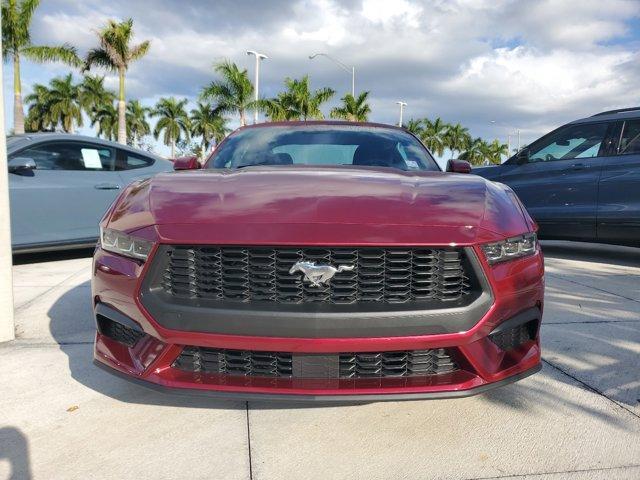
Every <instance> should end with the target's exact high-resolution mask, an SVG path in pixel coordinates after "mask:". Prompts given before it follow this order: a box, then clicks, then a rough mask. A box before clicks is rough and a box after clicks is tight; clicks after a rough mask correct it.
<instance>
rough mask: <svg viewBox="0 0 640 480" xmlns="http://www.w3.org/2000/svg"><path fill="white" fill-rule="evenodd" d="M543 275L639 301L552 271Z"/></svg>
mask: <svg viewBox="0 0 640 480" xmlns="http://www.w3.org/2000/svg"><path fill="white" fill-rule="evenodd" d="M545 275H547V276H549V277H555V278H556V279H558V280H564V281H565V282H569V283H574V284H576V285H581V286H583V287H587V288H592V289H593V290H597V291H599V292H603V293H608V294H609V295H613V296H615V297H620V298H624V299H625V300H630V301H632V302H636V303H640V300H638V299H635V298H631V297H625V296H624V295H620V294H619V293H615V292H610V291H609V290H605V289H604V288H599V287H594V286H593V285H587V284H586V283H581V282H577V281H575V280H569V279H568V278H564V277H562V276H559V275H555V274H553V273H545Z"/></svg>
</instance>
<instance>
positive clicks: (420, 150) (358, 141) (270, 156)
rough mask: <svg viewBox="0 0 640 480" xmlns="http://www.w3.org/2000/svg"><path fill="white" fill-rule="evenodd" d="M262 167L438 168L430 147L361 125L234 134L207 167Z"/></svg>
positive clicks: (407, 136) (259, 129) (269, 128)
mask: <svg viewBox="0 0 640 480" xmlns="http://www.w3.org/2000/svg"><path fill="white" fill-rule="evenodd" d="M257 165H279V166H286V165H351V166H376V167H391V168H397V169H400V170H434V171H438V170H439V167H438V165H437V164H436V162H435V160H434V159H433V158H432V157H431V155H430V154H429V152H428V151H427V149H426V148H425V147H424V146H423V145H422V144H421V143H420V142H419V141H418V140H416V139H415V138H414V137H413V136H412V135H410V134H408V133H406V132H403V131H401V130H396V129H391V128H383V127H368V126H357V125H339V126H336V125H312V126H264V127H257V128H247V129H245V130H241V131H239V132H237V133H235V134H233V135H231V136H230V137H229V138H228V139H227V140H225V142H224V143H223V144H221V145H220V147H219V148H218V149H217V150H216V151H215V152H214V153H213V155H212V157H211V159H210V160H209V162H208V163H207V168H242V167H250V166H257Z"/></svg>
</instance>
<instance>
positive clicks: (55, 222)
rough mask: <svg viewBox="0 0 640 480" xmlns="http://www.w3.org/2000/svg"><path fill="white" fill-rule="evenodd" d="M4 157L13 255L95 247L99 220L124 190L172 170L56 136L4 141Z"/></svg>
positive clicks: (102, 143) (153, 160)
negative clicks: (5, 158) (5, 151)
mask: <svg viewBox="0 0 640 480" xmlns="http://www.w3.org/2000/svg"><path fill="white" fill-rule="evenodd" d="M7 155H8V164H9V173H10V175H9V193H10V206H11V245H12V248H13V251H14V252H16V253H18V252H32V251H43V250H54V249H58V248H72V247H86V246H93V245H95V243H96V241H97V239H98V222H99V221H100V218H101V217H102V215H103V214H104V212H105V211H106V210H107V208H108V207H109V205H110V204H111V203H112V202H113V201H114V200H115V199H116V197H117V195H118V194H119V193H120V192H121V191H122V189H123V188H124V187H125V186H126V185H128V184H129V183H131V182H132V181H134V180H138V179H141V178H145V177H150V176H152V175H155V174H156V173H158V172H166V171H170V170H172V168H173V165H172V163H171V162H170V161H168V160H164V159H162V158H159V157H157V156H155V155H153V154H150V153H147V152H143V151H140V150H137V149H134V148H130V147H127V146H125V145H120V144H117V143H114V142H108V141H106V140H101V139H98V138H91V137H83V136H80V135H70V134H59V133H35V134H26V135H15V136H10V137H8V138H7Z"/></svg>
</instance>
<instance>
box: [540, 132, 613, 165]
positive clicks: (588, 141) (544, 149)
mask: <svg viewBox="0 0 640 480" xmlns="http://www.w3.org/2000/svg"><path fill="white" fill-rule="evenodd" d="M607 127H608V124H606V123H590V124H578V125H568V126H566V127H563V128H561V129H559V130H558V131H556V132H554V133H552V134H551V135H549V136H547V137H545V138H542V139H541V140H539V141H537V142H535V143H534V144H533V145H531V147H529V162H549V161H554V160H568V159H572V158H590V157H597V156H598V152H599V150H600V146H601V145H602V142H603V140H604V137H605V134H606V133H607Z"/></svg>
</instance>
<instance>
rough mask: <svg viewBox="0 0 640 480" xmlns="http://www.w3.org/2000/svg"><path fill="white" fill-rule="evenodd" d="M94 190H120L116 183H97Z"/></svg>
mask: <svg viewBox="0 0 640 480" xmlns="http://www.w3.org/2000/svg"><path fill="white" fill-rule="evenodd" d="M95 188H96V190H120V185H118V184H117V183H99V184H97V185H96V186H95Z"/></svg>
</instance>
